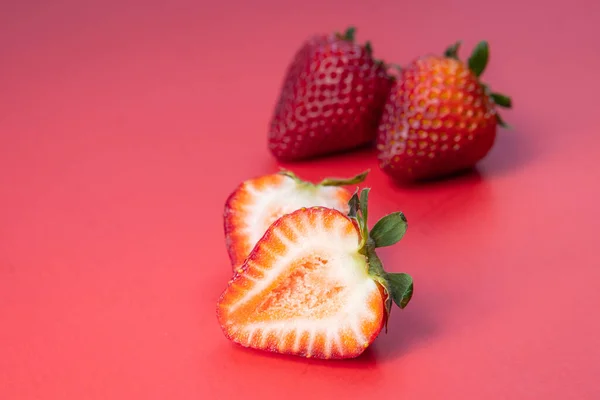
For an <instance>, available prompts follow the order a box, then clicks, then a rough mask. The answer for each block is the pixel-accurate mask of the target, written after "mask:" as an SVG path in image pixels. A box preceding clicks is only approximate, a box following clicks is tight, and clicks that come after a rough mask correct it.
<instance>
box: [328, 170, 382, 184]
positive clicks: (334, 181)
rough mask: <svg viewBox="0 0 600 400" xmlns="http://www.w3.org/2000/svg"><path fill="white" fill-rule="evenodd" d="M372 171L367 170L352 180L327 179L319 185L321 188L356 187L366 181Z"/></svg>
mask: <svg viewBox="0 0 600 400" xmlns="http://www.w3.org/2000/svg"><path fill="white" fill-rule="evenodd" d="M370 171H371V170H369V169H368V170H366V171H364V172H362V173H360V174H358V175H356V176H353V177H352V178H325V179H323V180H322V181H321V182H319V183H318V185H319V186H347V185H356V184H357V183H361V182H363V181H364V180H365V178H366V177H367V175H368V174H369V172H370Z"/></svg>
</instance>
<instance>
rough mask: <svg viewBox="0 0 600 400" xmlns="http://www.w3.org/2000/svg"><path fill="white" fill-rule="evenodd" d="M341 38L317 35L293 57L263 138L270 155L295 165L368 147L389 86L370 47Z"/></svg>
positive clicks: (349, 32) (348, 37)
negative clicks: (265, 139)
mask: <svg viewBox="0 0 600 400" xmlns="http://www.w3.org/2000/svg"><path fill="white" fill-rule="evenodd" d="M354 32H355V30H354V28H350V29H348V30H347V31H346V33H344V34H332V35H319V36H314V37H312V38H310V39H309V40H307V41H306V42H305V43H304V44H303V46H302V47H301V48H300V49H299V50H298V52H297V53H296V55H295V57H294V59H293V61H292V63H291V65H290V66H289V67H288V69H287V73H286V76H285V79H284V82H283V85H282V88H281V93H280V95H279V99H278V101H277V105H276V107H275V112H274V115H273V117H272V120H271V124H270V125H271V126H270V130H269V135H268V145H269V149H270V151H271V152H272V153H273V155H274V156H275V157H276V158H277V159H278V160H281V161H296V160H302V159H308V158H313V157H317V156H323V155H327V154H332V153H337V152H342V151H346V150H350V149H354V148H358V147H361V146H363V145H366V144H368V143H373V142H374V141H375V137H376V134H377V124H378V122H379V119H380V117H381V112H382V110H383V104H384V103H385V99H386V96H387V94H388V92H389V90H390V86H391V84H392V82H393V78H391V77H390V76H389V75H388V74H387V72H386V67H385V65H384V64H383V63H382V62H380V61H378V60H375V59H374V58H373V54H372V48H371V45H370V44H369V43H368V42H367V43H366V44H364V45H361V44H358V43H356V42H355V41H354Z"/></svg>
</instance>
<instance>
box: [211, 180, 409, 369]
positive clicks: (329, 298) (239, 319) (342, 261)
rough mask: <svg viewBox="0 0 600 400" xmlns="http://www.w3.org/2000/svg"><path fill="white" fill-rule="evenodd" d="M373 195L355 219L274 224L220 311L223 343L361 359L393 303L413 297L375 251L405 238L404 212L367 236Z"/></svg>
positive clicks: (305, 215) (357, 205)
mask: <svg viewBox="0 0 600 400" xmlns="http://www.w3.org/2000/svg"><path fill="white" fill-rule="evenodd" d="M368 192H369V191H368V189H365V190H363V191H362V193H361V196H360V200H359V199H358V196H357V194H355V195H354V196H353V197H352V198H351V200H350V202H349V206H350V207H349V208H350V211H349V214H348V215H345V214H343V213H341V212H340V211H338V210H334V209H331V208H325V207H311V208H304V209H299V210H296V211H294V212H292V213H289V214H286V215H284V216H283V217H281V218H280V219H278V220H277V221H276V222H274V223H273V224H272V225H271V226H270V227H269V229H268V230H267V232H266V233H265V235H264V236H263V237H262V238H261V239H260V240H259V241H258V243H257V244H256V246H255V247H254V249H253V250H252V252H251V254H250V256H249V257H248V258H247V259H246V261H245V262H244V264H243V265H242V266H241V267H240V268H239V269H238V271H236V273H235V274H234V276H233V278H232V279H231V281H230V282H229V284H228V286H227V288H226V290H225V291H224V292H223V294H222V295H221V297H220V298H219V301H218V304H217V317H218V321H219V323H220V325H221V328H222V330H223V332H224V334H225V336H226V337H227V338H228V339H230V340H232V341H233V342H235V343H238V344H240V345H242V346H245V347H250V348H254V349H258V350H265V351H270V352H277V353H282V354H290V355H297V356H304V357H314V358H322V359H333V358H353V357H357V356H359V355H360V354H361V353H362V352H363V351H364V350H365V349H366V348H367V347H369V345H370V344H371V343H373V341H374V340H375V338H376V337H377V336H378V335H379V333H380V331H381V330H382V328H384V327H385V326H386V323H387V320H388V317H389V314H390V311H391V306H392V301H394V302H395V303H396V304H397V305H398V306H399V307H400V308H404V307H405V306H406V305H407V304H408V302H409V301H410V299H411V297H412V292H413V284H412V279H411V277H410V276H409V275H407V274H404V273H387V272H385V271H384V269H383V266H382V264H381V261H380V260H379V258H378V257H377V254H376V252H375V249H376V248H377V247H383V246H390V245H392V244H395V243H396V242H398V241H399V240H400V239H401V238H402V236H403V235H404V233H405V232H406V219H405V218H404V215H403V214H402V213H400V212H397V213H393V214H389V215H387V216H385V217H383V218H382V219H381V220H379V221H378V222H377V223H376V224H375V225H374V226H373V229H372V230H371V231H370V232H369V230H368V228H367V196H368Z"/></svg>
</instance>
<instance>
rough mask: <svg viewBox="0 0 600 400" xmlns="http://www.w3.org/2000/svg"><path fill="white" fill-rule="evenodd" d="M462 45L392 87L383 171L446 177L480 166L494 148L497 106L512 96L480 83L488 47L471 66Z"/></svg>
mask: <svg viewBox="0 0 600 400" xmlns="http://www.w3.org/2000/svg"><path fill="white" fill-rule="evenodd" d="M458 47H459V43H457V44H455V45H453V46H451V47H450V48H449V49H448V50H446V53H445V54H444V56H443V57H442V56H436V55H428V56H423V57H420V58H418V59H417V60H415V61H414V62H412V63H411V64H410V65H408V66H407V67H406V68H403V69H402V70H401V72H400V76H399V77H398V79H397V80H396V82H395V84H394V87H393V88H392V89H391V91H390V94H389V96H388V100H387V103H386V106H385V110H384V112H383V115H382V118H381V121H380V124H379V133H378V138H377V150H378V158H379V165H380V168H381V169H382V170H383V171H384V172H385V173H387V174H388V175H390V176H391V177H393V178H395V179H397V180H399V181H416V180H425V179H432V178H441V177H444V176H447V175H450V174H454V173H457V172H461V171H463V170H466V169H470V168H471V167H473V166H475V164H476V163H477V162H479V161H480V160H481V159H482V158H484V157H485V156H486V155H487V154H488V152H489V151H490V150H491V148H492V146H493V144H494V141H495V137H496V127H497V125H498V124H500V125H504V123H503V122H502V120H501V119H500V117H499V116H498V113H497V109H496V107H497V106H500V107H507V108H510V107H511V100H510V98H508V97H506V96H504V95H501V94H498V93H492V92H491V91H490V90H489V88H488V87H487V86H486V85H485V84H483V83H481V82H480V79H479V77H480V76H481V74H482V73H483V71H484V69H485V67H486V65H487V62H488V53H489V49H488V45H487V43H486V42H485V41H483V42H480V43H479V44H478V45H477V46H476V47H475V49H474V51H473V53H472V54H471V56H470V58H469V60H468V62H467V63H463V62H462V61H461V60H459V58H458V55H457V53H458Z"/></svg>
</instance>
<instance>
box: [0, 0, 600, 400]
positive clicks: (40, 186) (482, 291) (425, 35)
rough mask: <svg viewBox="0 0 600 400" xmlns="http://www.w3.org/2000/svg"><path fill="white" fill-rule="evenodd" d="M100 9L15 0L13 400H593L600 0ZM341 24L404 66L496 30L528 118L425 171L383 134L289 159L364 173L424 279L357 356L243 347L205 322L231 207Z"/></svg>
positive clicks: (3, 11)
mask: <svg viewBox="0 0 600 400" xmlns="http://www.w3.org/2000/svg"><path fill="white" fill-rule="evenodd" d="M87 3H88V4H86V5H83V4H81V2H76V1H62V2H47V3H44V2H33V1H20V2H17V1H13V2H8V1H7V2H3V3H2V5H1V6H0V49H1V50H0V54H1V59H2V61H1V63H0V93H1V94H0V398H1V399H3V400H15V399H19V400H26V399H63V400H64V399H229V398H256V399H277V398H282V396H284V395H285V398H287V399H308V398H377V396H381V397H383V396H386V397H389V396H393V397H394V398H398V399H466V398H468V399H489V400H495V399H559V398H560V399H597V398H600V383H599V382H598V378H597V377H598V374H599V373H600V346H599V345H598V344H599V341H598V335H599V334H600V329H599V328H600V322H599V320H598V317H597V315H598V305H599V304H600V291H599V290H598V280H599V279H600V272H599V271H600V255H599V253H598V244H597V241H598V221H599V220H600V211H599V210H600V208H599V207H598V206H597V199H598V198H599V197H598V196H599V195H600V187H599V186H600V185H599V183H598V182H600V166H599V165H600V164H599V163H598V161H597V160H595V157H597V156H598V155H599V152H598V147H599V146H600V136H599V135H598V124H597V120H598V111H597V96H598V92H599V91H600V80H598V78H597V72H598V71H599V70H600V55H599V53H598V47H597V38H598V37H599V36H600V32H599V29H598V28H597V26H598V24H599V23H600V6H599V5H598V4H599V3H598V2H595V1H593V0H588V1H584V0H574V1H569V2H566V1H564V2H546V1H541V0H540V1H533V0H532V1H523V0H507V1H504V2H499V3H491V2H484V1H474V0H473V1H471V0H464V1H462V2H458V3H455V4H454V5H451V4H452V3H451V2H442V1H434V0H430V1H421V2H410V3H407V2H399V1H391V0H390V1H387V0H381V1H378V2H376V3H372V4H368V3H367V2H364V1H363V2H358V1H356V2H355V1H347V0H346V1H341V0H340V1H327V2H325V4H324V5H323V6H321V7H319V8H315V6H314V5H315V4H317V1H316V0H311V1H308V0H307V1H304V2H302V3H300V2H280V1H271V0H257V1H254V2H242V1H239V2H234V1H233V0H222V1H218V2H210V3H208V2H192V1H189V2H188V3H182V2H177V3H172V4H171V5H169V6H167V5H164V4H166V2H164V4H163V5H161V4H159V3H158V2H141V1H140V2H139V3H138V4H133V3H118V2H116V1H105V2H100V1H96V2H87ZM348 23H353V24H356V25H357V26H358V27H359V32H358V34H359V37H360V38H361V39H366V38H369V39H371V40H372V41H373V43H374V46H375V52H376V54H377V55H378V56H381V57H384V58H386V59H391V60H394V61H397V62H400V63H402V62H406V61H407V60H408V59H410V58H412V57H414V56H416V55H418V54H420V53H423V52H428V51H441V49H443V48H444V47H445V46H446V44H447V43H450V42H451V41H454V40H455V39H458V38H462V39H464V41H465V50H466V51H468V50H469V49H470V48H471V47H472V45H473V44H474V43H475V42H476V41H477V40H479V39H481V38H487V39H488V40H489V41H490V43H491V49H492V50H491V51H492V61H491V65H490V68H489V70H488V71H487V73H486V75H485V77H486V81H487V82H489V83H490V84H491V85H492V87H493V88H495V89H497V90H501V91H502V92H505V93H508V94H510V95H512V96H513V99H514V103H515V105H516V108H515V110H514V111H511V112H508V113H505V114H504V116H505V119H506V120H507V121H508V122H509V123H511V124H512V125H513V126H514V127H515V129H514V130H513V131H502V132H501V134H500V135H499V138H498V142H497V144H496V146H495V147H494V150H493V151H492V153H491V154H490V155H489V157H487V158H486V159H485V161H484V162H482V163H481V166H480V168H479V172H478V174H474V175H470V176H466V177H463V178H461V179H457V180H455V181H452V182H450V181H448V182H445V183H440V184H434V185H428V186H425V187H416V188H399V187H395V186H394V185H393V184H391V183H390V182H389V181H388V179H386V178H385V176H384V175H383V174H382V173H381V172H379V171H378V170H377V167H376V162H375V158H374V156H373V155H372V154H369V152H361V153H356V154H352V155H347V156H342V157H336V158H330V159H324V160H321V161H318V162H312V163H303V164H301V165H297V166H293V168H294V170H295V171H296V172H297V173H299V174H301V175H302V176H304V177H307V178H314V179H317V178H320V177H323V176H325V175H349V174H354V173H356V172H358V171H360V170H362V169H364V168H368V167H370V168H372V169H373V172H372V174H371V175H370V177H369V179H368V181H367V184H368V185H369V186H371V187H372V188H373V192H372V197H371V198H372V206H373V208H372V214H373V218H376V217H379V216H381V215H383V214H384V213H388V212H391V211H394V210H398V209H400V210H402V211H404V212H405V213H406V215H407V217H408V220H409V224H410V227H409V230H408V233H407V236H406V237H405V239H404V240H403V241H402V242H401V244H399V245H398V246H396V247H395V248H393V249H392V248H390V249H386V251H385V252H383V257H384V259H385V260H384V261H385V262H386V263H387V266H388V268H390V269H392V270H397V271H399V270H402V271H406V272H409V273H411V274H412V275H413V276H414V279H415V296H414V298H413V302H412V303H411V304H410V305H409V307H408V308H407V309H406V310H405V311H403V312H399V311H396V312H394V314H393V319H392V321H391V324H390V330H389V333H388V334H387V335H382V336H381V337H380V338H379V339H378V340H377V341H376V344H375V345H374V346H373V347H372V348H371V349H370V350H368V352H367V353H366V354H365V356H364V357H362V358H360V359H358V360H354V361H348V362H329V363H328V362H317V361H311V360H303V359H299V358H290V357H278V356H272V355H267V354H263V353H259V352H255V351H248V350H244V349H241V348H239V347H236V346H234V345H232V344H231V343H229V342H228V341H226V339H225V338H224V336H223V334H222V333H221V330H220V328H219V326H218V325H217V321H216V317H215V303H216V300H217V297H218V296H219V294H220V293H221V291H222V290H223V288H224V285H225V283H226V282H227V280H228V278H229V274H230V266H229V264H228V258H227V253H226V251H225V249H224V243H223V233H222V229H223V228H222V215H221V213H222V207H223V203H224V201H225V198H226V196H227V195H228V194H229V192H230V191H231V190H232V189H233V188H234V186H235V185H236V184H237V183H238V182H239V181H240V180H242V179H245V178H248V177H251V176H255V175H259V174H263V173H269V172H272V171H274V170H276V168H277V164H276V162H275V161H274V160H273V159H272V158H271V157H270V155H269V153H268V151H267V150H266V136H265V135H266V127H267V125H268V120H269V118H270V114H271V111H272V107H273V103H274V99H275V98H276V92H277V90H278V88H279V84H280V79H281V77H282V76H283V72H284V68H285V66H286V65H287V63H288V61H289V60H290V58H291V56H292V54H293V51H294V49H295V47H296V46H297V45H298V44H299V42H300V41H301V40H302V39H303V38H305V37H306V36H307V35H309V34H311V33H312V32H321V31H329V30H332V29H338V28H340V29H341V28H343V27H345V25H346V24H348ZM288 167H291V166H288ZM309 396H313V397H309Z"/></svg>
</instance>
